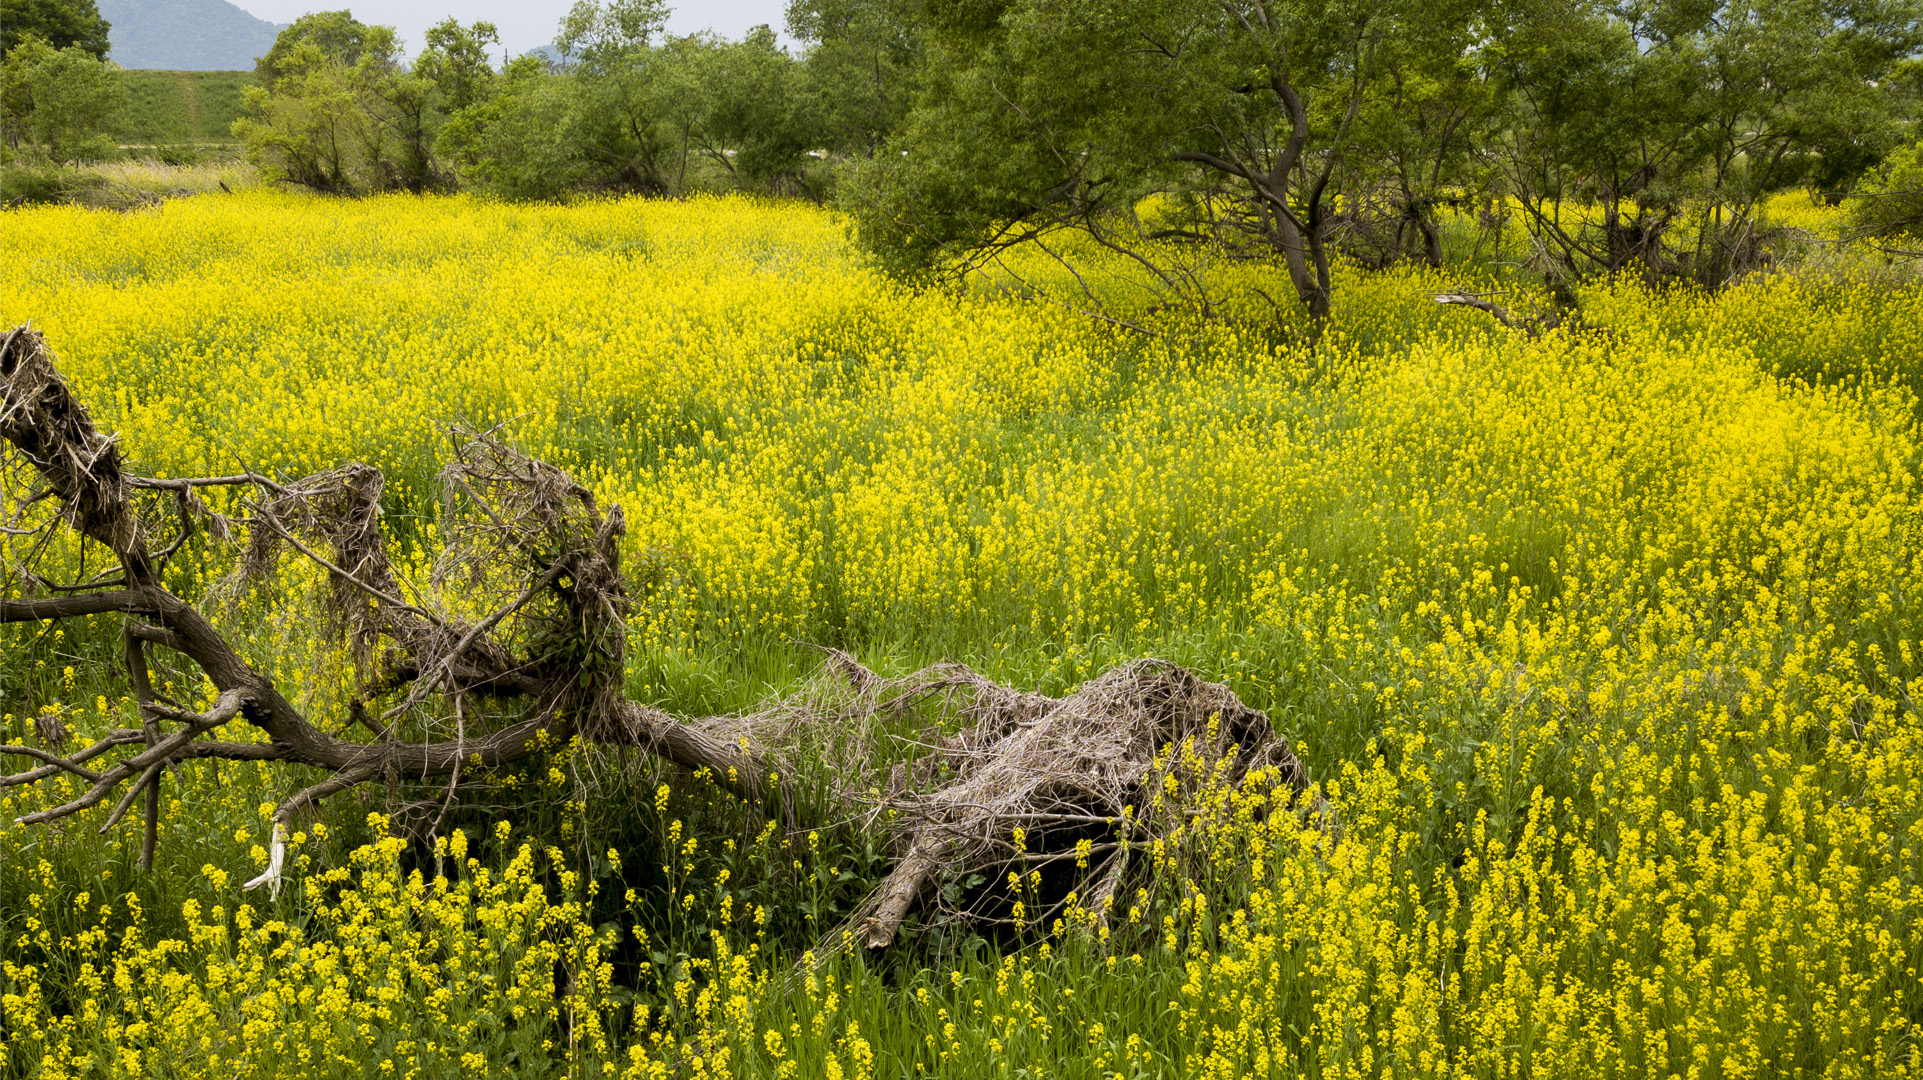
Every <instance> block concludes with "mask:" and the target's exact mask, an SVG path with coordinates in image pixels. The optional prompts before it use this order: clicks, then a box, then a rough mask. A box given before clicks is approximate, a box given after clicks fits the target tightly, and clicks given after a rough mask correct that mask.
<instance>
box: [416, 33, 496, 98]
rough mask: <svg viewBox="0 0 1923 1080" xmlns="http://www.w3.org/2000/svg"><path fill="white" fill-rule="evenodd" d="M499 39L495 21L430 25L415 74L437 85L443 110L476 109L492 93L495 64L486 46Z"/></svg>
mask: <svg viewBox="0 0 1923 1080" xmlns="http://www.w3.org/2000/svg"><path fill="white" fill-rule="evenodd" d="M500 40H501V32H500V31H499V30H498V29H496V28H495V26H494V24H493V23H490V22H477V23H475V24H474V25H473V26H467V27H464V26H462V25H461V24H460V23H458V22H456V21H455V20H453V19H444V20H442V21H441V22H438V23H436V24H434V25H433V26H431V27H429V28H428V31H427V47H426V48H424V49H422V50H421V55H419V56H417V57H415V58H414V73H415V74H417V75H419V76H421V77H422V78H424V79H427V80H428V81H429V82H432V83H433V84H434V88H435V91H436V92H437V93H438V94H439V100H438V102H437V104H438V106H439V107H440V109H441V110H442V111H444V112H447V113H450V114H452V113H458V112H460V111H462V110H463V109H470V108H473V107H474V106H476V105H479V104H481V103H482V102H484V101H486V100H487V99H488V97H489V96H491V94H492V93H493V87H494V78H495V75H494V66H493V64H491V63H490V62H489V61H488V58H487V49H488V46H490V45H496V44H499V43H500Z"/></svg>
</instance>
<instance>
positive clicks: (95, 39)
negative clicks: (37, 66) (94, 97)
mask: <svg viewBox="0 0 1923 1080" xmlns="http://www.w3.org/2000/svg"><path fill="white" fill-rule="evenodd" d="M108 27H109V24H108V22H107V20H105V19H103V18H101V17H100V9H99V7H98V6H96V5H95V3H94V0H0V56H4V55H5V54H7V53H11V52H13V50H14V48H15V46H18V45H20V44H21V43H22V42H25V41H26V40H27V39H29V38H38V39H39V40H41V41H43V42H45V43H47V44H48V45H51V46H53V47H54V48H55V49H67V48H78V49H79V50H80V51H81V52H83V53H85V54H87V55H88V56H91V57H93V58H94V59H95V60H105V59H106V58H107V50H108V49H109V48H110V45H109V43H108V41H107V30H108Z"/></svg>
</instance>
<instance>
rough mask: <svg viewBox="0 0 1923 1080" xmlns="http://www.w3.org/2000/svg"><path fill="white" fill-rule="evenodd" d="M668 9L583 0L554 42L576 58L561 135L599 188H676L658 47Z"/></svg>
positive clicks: (658, 4)
mask: <svg viewBox="0 0 1923 1080" xmlns="http://www.w3.org/2000/svg"><path fill="white" fill-rule="evenodd" d="M667 10H668V9H667V6H666V4H664V3H663V2H662V0H608V2H607V3H606V4H602V3H599V2H597V0H577V2H576V3H575V5H574V7H573V8H572V9H571V10H570V11H569V12H568V15H567V17H566V18H565V19H563V20H562V22H561V34H560V36H559V37H558V38H556V39H555V43H556V44H557V45H558V46H559V47H560V49H561V52H562V53H563V54H564V55H566V56H567V57H568V58H569V59H570V60H571V61H572V62H573V66H571V67H570V68H569V70H568V71H567V73H566V75H565V76H564V78H566V79H567V80H568V86H569V90H570V95H571V98H572V100H571V101H570V103H569V108H568V109H567V111H566V112H565V114H564V115H563V118H562V125H563V126H562V136H561V137H562V141H563V142H564V143H565V144H566V145H567V146H568V148H569V152H570V154H571V155H572V156H573V157H574V158H575V159H576V160H577V161H578V163H579V171H578V176H579V177H580V180H581V182H583V183H585V184H587V185H588V186H590V187H592V188H594V189H596V190H601V191H611V192H630V193H641V194H657V195H658V194H664V193H666V192H667V191H669V190H670V184H669V179H668V175H667V170H666V165H667V155H668V143H667V140H666V139H665V138H663V134H662V132H661V130H660V126H659V124H658V120H659V117H660V99H659V88H660V87H659V80H658V79H657V78H656V75H657V73H656V71H655V60H656V57H655V54H654V48H653V43H654V39H655V38H656V37H658V36H659V35H660V33H661V30H662V27H663V26H665V25H666V22H667Z"/></svg>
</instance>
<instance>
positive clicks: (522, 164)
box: [436, 56, 583, 200]
mask: <svg viewBox="0 0 1923 1080" xmlns="http://www.w3.org/2000/svg"><path fill="white" fill-rule="evenodd" d="M573 89H574V88H573V85H572V83H571V82H570V81H568V80H567V79H564V78H560V77H556V76H555V75H554V74H553V73H551V72H550V71H549V70H548V67H547V64H545V63H544V62H543V61H542V60H540V59H539V58H538V57H533V56H523V57H520V58H518V59H516V60H514V61H513V62H511V63H509V64H508V65H507V67H506V69H505V70H503V71H502V72H501V74H500V75H499V76H498V77H497V78H496V79H495V80H494V83H493V90H492V93H491V94H490V95H489V96H488V97H487V98H486V99H485V100H482V101H479V102H476V103H475V104H472V105H469V106H468V107H466V108H464V109H462V110H460V111H459V112H458V113H456V114H454V115H453V116H452V117H450V118H449V119H448V121H447V123H446V124H444V125H443V126H442V127H441V131H440V134H439V136H438V138H437V141H436V146H437V147H438V148H439V151H440V152H441V153H442V154H443V155H445V156H446V157H447V158H448V159H449V160H450V161H453V162H455V163H456V166H457V168H458V170H459V172H460V176H461V180H462V182H463V183H464V184H468V185H470V186H472V187H474V188H475V189H477V190H479V191H481V192H484V193H486V194H489V195H494V196H497V197H500V198H505V199H542V200H552V199H559V198H562V197H564V196H565V195H566V194H567V193H568V192H570V191H572V190H573V189H574V188H575V186H576V185H577V184H579V183H580V182H581V177H582V174H583V169H582V165H581V162H580V159H579V157H578V156H577V155H576V154H574V153H573V152H572V150H571V148H570V147H569V145H568V144H567V143H566V141H565V140H564V138H563V132H564V130H565V129H566V127H567V122H568V115H569V112H570V110H571V109H572V108H573V105H574V100H575V98H574V93H573Z"/></svg>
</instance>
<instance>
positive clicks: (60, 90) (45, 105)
mask: <svg viewBox="0 0 1923 1080" xmlns="http://www.w3.org/2000/svg"><path fill="white" fill-rule="evenodd" d="M126 107H127V88H126V86H125V85H124V83H123V80H122V78H121V73H120V68H119V67H117V66H115V65H114V64H111V63H108V62H106V61H104V60H100V59H98V58H96V57H95V56H94V55H93V53H92V52H91V51H89V50H88V49H86V48H84V47H82V46H79V45H69V46H67V47H66V48H64V49H56V48H54V47H53V46H52V45H49V44H47V43H46V42H44V41H42V40H40V39H39V38H32V37H30V38H27V39H26V40H25V41H23V42H21V43H20V44H19V45H18V46H17V47H16V48H14V50H13V51H12V52H9V53H8V54H7V55H6V57H5V58H4V59H3V60H0V119H3V120H4V130H5V138H6V141H7V144H8V146H9V147H10V148H11V149H14V150H20V149H22V148H23V146H26V147H31V148H33V149H35V150H38V151H39V152H41V153H44V154H45V155H46V156H47V157H48V158H49V159H51V160H53V161H70V160H74V159H77V158H89V157H100V156H104V155H106V154H108V153H111V152H112V151H113V143H112V141H111V140H109V139H108V138H107V137H106V136H105V134H104V132H105V131H106V130H107V127H108V125H110V124H111V123H112V122H113V120H114V118H115V117H116V116H118V115H119V113H120V112H121V110H123V109H125V108H126Z"/></svg>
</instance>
